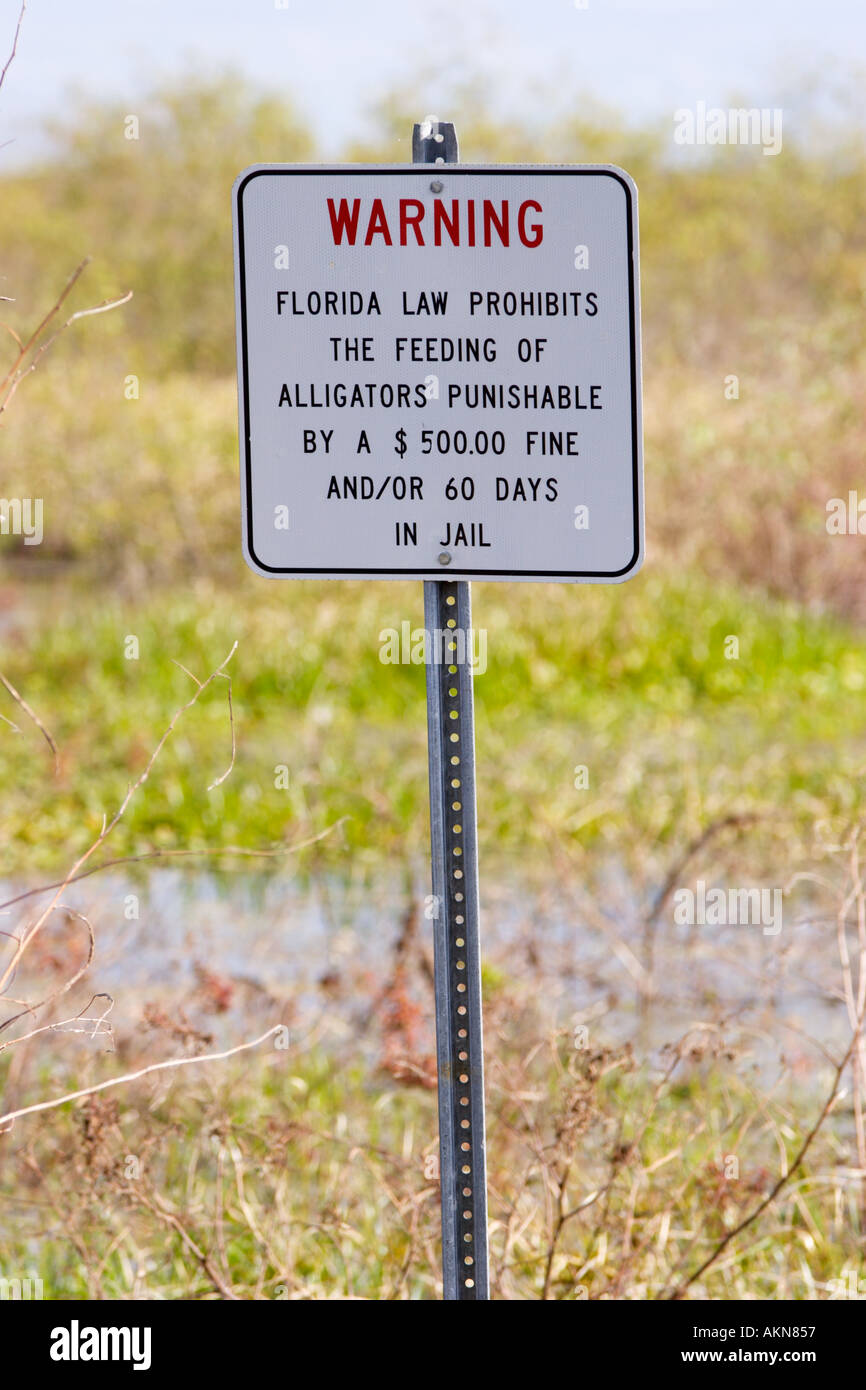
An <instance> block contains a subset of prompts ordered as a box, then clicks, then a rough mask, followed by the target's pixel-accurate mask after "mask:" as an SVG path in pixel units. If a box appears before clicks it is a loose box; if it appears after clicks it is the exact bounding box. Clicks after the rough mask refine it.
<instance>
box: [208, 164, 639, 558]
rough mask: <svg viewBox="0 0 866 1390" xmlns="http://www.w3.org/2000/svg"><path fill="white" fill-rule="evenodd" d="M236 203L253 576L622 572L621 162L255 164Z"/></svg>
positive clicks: (631, 527)
mask: <svg viewBox="0 0 866 1390" xmlns="http://www.w3.org/2000/svg"><path fill="white" fill-rule="evenodd" d="M233 214H234V231H235V286H236V307H237V341H238V369H239V370H238V378H239V388H238V394H239V420H240V453H241V486H242V506H243V544H244V554H245V557H246V559H247V562H248V564H249V565H250V566H251V567H252V568H253V569H254V570H255V571H256V572H258V573H260V574H263V575H267V576H270V577H283V578H375V579H384V578H393V579H411V578H414V579H442V578H446V577H447V578H449V579H479V580H483V579H489V580H509V579H510V580H526V581H531V580H539V581H551V580H552V581H563V582H576V583H614V582H619V581H621V580H624V579H627V578H629V577H630V576H631V575H632V574H634V573H635V572H636V571H637V570H638V569H639V568H640V564H641V561H642V558H643V497H642V438H641V376H640V311H639V273H638V243H637V198H636V189H635V187H634V184H633V183H632V181H631V179H630V178H629V176H628V175H627V174H626V173H624V171H622V170H621V169H617V168H615V167H613V166H608V165H591V166H557V165H551V166H547V165H543V166H539V165H507V166H500V165H494V166H475V165H465V164H461V165H441V166H436V165H429V164H428V165H405V164H404V165H376V166H356V165H348V166H347V165H342V166H318V165H258V166H254V167H252V168H250V169H247V170H245V171H244V172H243V173H242V174H241V175H240V176H239V177H238V179H237V181H236V183H235V186H234V191H233Z"/></svg>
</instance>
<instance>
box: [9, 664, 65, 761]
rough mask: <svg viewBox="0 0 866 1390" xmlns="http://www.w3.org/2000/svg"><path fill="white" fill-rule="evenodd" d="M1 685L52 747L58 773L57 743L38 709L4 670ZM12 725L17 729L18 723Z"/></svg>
mask: <svg viewBox="0 0 866 1390" xmlns="http://www.w3.org/2000/svg"><path fill="white" fill-rule="evenodd" d="M0 685H2V686H4V687H5V688H6V690H8V691H9V694H10V695H11V696H12V699H13V700H14V701H15V703H16V704H17V705H20V706H21V708H22V709H23V711H24V713H25V714H26V715H27V717H28V718H29V719H31V720H32V721H33V723H34V724H35V725H36V727H37V729H38V730H39V732H40V733H41V735H42V737H43V738H44V739H45V742H46V743H47V744H48V747H49V748H50V749H51V752H52V754H53V755H54V772H55V775H56V773H57V770H58V767H59V754H58V752H57V744H56V743H55V742H54V739H53V738H52V737H51V735H50V733H49V732H48V730H47V729H46V727H45V725H44V724H43V723H42V720H41V719H40V718H39V715H38V714H37V713H36V711H35V710H34V709H32V708H31V706H30V705H28V703H27V701H26V700H25V699H24V696H23V695H21V694H20V693H19V692H18V691H17V690H16V689H15V686H14V685H13V684H12V682H11V681H10V680H8V679H7V677H6V676H4V675H3V672H2V671H0ZM6 722H7V723H11V722H12V721H11V720H7V721H6ZM12 727H13V729H17V725H15V724H13V725H12ZM17 731H18V733H20V732H21V730H20V729H17Z"/></svg>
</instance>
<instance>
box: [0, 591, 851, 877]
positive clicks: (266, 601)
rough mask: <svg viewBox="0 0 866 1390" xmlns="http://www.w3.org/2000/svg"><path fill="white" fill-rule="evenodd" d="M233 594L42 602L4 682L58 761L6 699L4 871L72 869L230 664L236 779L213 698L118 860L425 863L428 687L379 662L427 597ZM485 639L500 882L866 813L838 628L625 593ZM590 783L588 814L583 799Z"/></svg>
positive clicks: (703, 594) (165, 768)
mask: <svg viewBox="0 0 866 1390" xmlns="http://www.w3.org/2000/svg"><path fill="white" fill-rule="evenodd" d="M239 581H240V582H239V584H238V588H237V591H236V592H235V593H233V594H229V593H226V592H225V591H224V590H219V589H213V588H211V587H209V586H207V585H199V586H197V588H195V589H194V590H193V591H192V592H190V593H187V594H182V593H181V594H177V595H175V596H174V597H173V600H172V602H171V603H168V604H167V603H166V602H165V600H164V598H163V597H162V596H161V595H154V596H153V597H150V598H148V597H147V596H143V597H142V598H140V599H137V600H136V601H134V602H133V601H129V602H127V603H122V602H119V601H118V600H117V599H115V598H113V597H111V596H107V597H106V598H105V599H104V600H100V601H98V602H92V601H85V602H82V599H81V596H80V595H79V594H77V593H76V592H75V589H74V587H73V588H72V589H70V590H62V591H59V592H58V591H56V590H51V591H49V592H48V593H45V594H39V592H38V591H37V592H36V593H35V594H34V593H33V592H32V591H31V595H30V600H31V601H30V602H29V603H28V605H27V608H26V610H25V613H24V621H23V622H21V624H20V626H19V628H18V630H17V631H16V633H15V634H14V637H13V638H12V640H11V641H8V642H7V645H6V653H5V658H4V665H5V671H6V674H7V676H8V677H9V679H10V680H11V681H12V682H13V683H14V684H15V685H16V686H17V688H18V689H19V690H20V691H21V692H22V693H24V694H25V695H26V698H27V699H28V700H29V701H30V703H31V705H32V706H33V707H34V708H35V709H36V710H37V711H38V713H39V715H40V717H41V718H42V719H43V721H44V722H45V723H46V725H47V726H48V728H49V729H50V730H51V731H52V733H53V735H54V737H55V738H56V740H57V743H58V746H59V749H60V755H61V756H60V773H59V776H58V777H57V778H55V777H54V775H53V771H52V763H51V758H50V755H49V752H48V749H47V748H46V746H45V744H44V743H43V741H42V740H41V738H40V736H39V734H38V732H37V731H36V730H35V729H33V727H32V726H31V725H29V724H28V722H27V720H26V718H25V717H24V716H23V715H22V714H21V713H20V711H18V710H17V709H16V707H15V706H14V704H13V702H12V701H11V700H10V699H9V698H8V696H4V704H3V711H4V713H6V714H7V716H8V717H10V718H14V719H15V720H16V721H17V722H18V724H19V727H20V728H21V730H22V732H21V733H20V734H15V733H13V732H12V730H11V729H10V728H9V727H8V726H3V728H2V731H0V778H2V783H3V786H4V788H5V794H4V797H3V801H2V807H0V830H2V833H3V838H4V842H5V844H6V849H7V857H6V863H7V866H8V868H9V869H10V870H13V869H14V870H17V871H21V870H22V869H23V868H24V867H25V866H30V867H33V865H34V864H38V865H39V866H40V867H41V868H52V869H54V868H58V867H60V866H62V863H63V860H64V856H65V857H66V858H69V857H70V855H71V854H72V853H73V847H78V848H83V847H84V846H85V844H86V843H87V842H88V839H89V837H91V836H92V835H93V833H94V832H95V831H96V830H97V829H98V826H99V825H100V823H101V820H102V815H103V813H109V814H111V813H112V811H113V810H114V808H115V807H116V806H117V805H118V804H119V802H120V800H121V799H122V797H123V795H124V793H125V791H126V788H127V786H128V784H129V782H130V781H132V780H134V779H135V778H136V776H137V775H139V774H140V773H141V771H142V770H143V768H144V766H145V763H146V760H147V758H148V756H149V754H150V751H151V750H152V748H153V747H154V746H155V744H156V742H157V740H158V739H159V737H160V735H161V734H162V732H163V730H164V729H165V728H166V727H167V725H168V723H169V722H170V720H171V718H172V716H173V714H174V712H175V710H176V709H178V708H179V707H180V706H181V705H182V704H184V703H185V702H186V701H187V700H188V699H189V698H190V696H191V695H192V694H193V693H194V689H195V687H194V684H193V682H192V681H191V680H190V678H189V677H188V676H187V675H186V674H185V673H184V672H183V671H181V670H180V669H179V667H178V666H177V665H176V664H175V663H178V662H179V663H181V664H182V665H183V666H185V667H186V668H187V669H188V670H189V671H191V672H192V673H193V674H194V675H195V676H197V677H198V678H199V679H200V680H202V679H204V678H205V677H206V676H207V675H208V674H209V673H210V672H211V671H212V670H213V669H214V668H215V667H216V666H217V665H218V664H219V663H220V662H221V661H222V660H223V659H224V657H225V656H226V655H227V653H228V651H229V650H230V648H231V645H232V643H233V642H234V641H237V642H238V650H237V652H236V654H235V656H234V658H233V660H232V662H231V665H230V667H229V670H230V672H231V676H232V696H233V708H234V721H235V733H236V740H237V757H236V762H235V767H234V771H233V772H232V774H231V776H230V777H229V778H228V779H227V780H226V781H225V782H224V783H223V784H222V785H221V786H220V787H218V788H216V789H215V790H213V791H208V790H207V788H208V786H209V785H210V784H211V783H212V782H213V781H215V780H216V778H217V777H219V776H220V774H221V773H223V772H224V771H225V770H226V768H227V766H228V764H229V759H230V748H231V738H230V728H229V718H228V704H227V686H226V683H225V682H223V681H219V680H218V681H216V682H215V683H214V684H213V685H212V686H211V687H210V688H209V690H208V691H207V692H206V693H205V695H204V696H203V697H202V699H201V701H200V702H199V703H198V704H197V705H196V707H195V708H193V709H192V710H190V711H188V712H187V713H186V714H184V715H183V716H182V718H181V720H180V722H179V723H178V725H177V727H176V729H175V732H174V734H173V735H172V737H171V738H170V740H169V742H168V744H167V745H166V747H165V749H164V751H163V753H162V755H161V757H160V759H159V761H158V763H157V765H156V768H155V770H154V772H153V773H152V775H151V776H150V778H149V780H148V781H147V783H146V784H145V785H144V786H143V787H142V788H141V790H140V792H139V793H138V795H137V796H136V798H135V800H134V801H133V803H132V804H131V806H130V808H129V810H128V812H127V814H126V816H125V818H124V820H123V822H122V823H121V825H120V826H119V827H118V829H117V831H116V832H115V835H114V837H113V848H114V850H115V852H123V853H132V852H136V851H140V850H141V849H142V848H147V847H151V846H153V847H163V846H167V845H175V846H185V847H190V848H196V847H199V848H202V847H209V848H215V847H217V846H220V845H243V846H246V847H247V848H253V847H261V846H268V845H272V844H273V845H278V844H283V843H285V842H287V841H296V840H299V839H301V838H305V837H307V836H309V835H311V834H316V833H318V832H319V831H321V830H323V829H324V828H325V827H327V826H328V825H331V824H333V823H334V822H335V821H337V820H339V819H341V818H343V817H345V818H346V820H345V824H344V826H343V827H342V829H341V832H340V834H339V837H338V841H337V842H335V844H334V846H333V847H332V851H331V852H332V853H334V854H337V855H338V856H339V855H341V854H348V853H352V854H356V853H358V852H361V851H363V852H364V853H365V854H366V855H367V856H372V857H373V858H374V859H382V858H384V857H385V856H388V855H392V854H394V853H395V852H396V853H398V854H399V855H403V856H409V857H411V856H412V855H413V853H417V852H418V850H419V849H420V848H421V847H422V846H423V845H424V843H425V831H424V814H425V806H426V765H425V757H426V753H425V747H426V727H425V706H424V669H423V667H421V666H412V665H405V666H395V665H385V664H382V663H381V662H380V660H379V651H380V647H381V643H380V640H379V634H380V632H381V631H382V630H383V629H384V628H388V627H397V628H399V626H400V623H401V622H402V621H404V620H409V621H410V622H412V623H413V626H416V625H417V626H420V625H421V622H422V615H421V592H420V585H404V584H400V585H394V586H386V585H375V584H341V585H339V586H337V585H331V586H328V585H325V584H314V583H309V584H307V583H293V584H291V585H288V584H285V585H279V584H270V583H268V582H267V581H259V580H257V579H256V578H255V577H253V576H249V577H246V576H239ZM474 620H475V623H476V625H477V626H482V625H483V626H484V627H486V628H487V631H488V662H489V665H488V669H487V671H486V672H485V673H484V674H483V675H479V676H477V677H476V684H475V690H476V704H477V721H478V729H477V744H478V759H479V798H480V817H479V819H480V825H481V835H482V846H483V851H484V854H485V856H489V857H491V858H492V859H493V860H494V861H498V860H499V859H500V857H507V856H510V855H512V854H514V853H521V854H524V853H527V852H529V851H535V850H539V849H540V848H541V847H542V846H543V844H544V842H545V839H546V838H547V837H549V836H550V835H555V836H564V837H573V838H574V839H575V840H577V841H579V842H580V843H581V844H584V845H589V844H591V843H593V842H596V841H600V842H602V843H605V844H607V845H609V846H611V847H620V849H621V850H622V852H628V851H629V849H630V848H632V847H634V846H635V845H638V844H640V843H646V842H647V840H648V839H649V840H650V841H655V840H658V839H661V840H663V841H664V840H666V839H669V838H671V837H676V836H677V835H678V834H680V833H682V831H683V829H684V826H685V824H686V823H687V822H691V823H695V822H696V821H697V822H702V821H705V820H708V819H712V818H714V817H716V816H718V815H721V814H725V813H728V812H730V811H731V810H733V809H736V810H737V811H739V812H741V813H742V812H745V811H767V810H768V809H769V808H772V807H776V808H781V809H780V812H779V814H781V815H783V816H784V818H785V819H786V820H787V821H789V822H791V823H792V824H796V823H797V822H798V820H799V821H803V822H805V821H807V820H809V819H814V818H816V817H831V818H832V817H847V816H850V815H851V814H853V813H855V812H856V811H857V809H858V808H859V806H860V805H861V796H862V793H861V783H860V778H859V769H860V768H861V766H862V764H863V761H864V753H866V744H864V735H863V724H862V719H861V717H860V712H861V710H862V708H863V704H864V700H866V638H864V637H863V636H862V635H861V634H860V633H858V632H855V631H852V630H849V629H847V628H846V627H845V626H844V625H843V624H841V623H839V622H836V621H832V620H829V619H827V618H817V617H810V616H808V615H806V614H804V613H803V612H802V611H801V610H797V609H795V608H794V607H793V606H792V605H790V604H783V603H778V602H773V601H770V600H766V599H761V598H760V597H756V596H754V595H752V596H749V595H743V594H738V593H736V592H734V591H729V592H724V591H720V590H719V589H718V588H717V587H710V586H709V585H702V584H701V583H700V581H698V580H696V579H695V578H694V577H690V578H689V579H688V580H684V579H679V578H677V576H676V575H673V574H672V575H668V576H664V575H661V574H653V573H652V572H646V573H644V574H643V575H642V576H640V577H639V578H638V579H637V580H635V581H633V582H632V583H630V584H629V585H628V587H627V588H626V587H624V586H623V587H621V588H605V589H590V588H572V587H568V588H566V587H556V588H554V587H552V586H551V587H549V588H543V589H542V588H539V589H535V587H534V586H533V587H532V588H529V587H528V586H520V587H516V588H514V589H511V590H508V589H504V588H496V587H494V586H492V585H486V586H482V585H479V586H477V592H476V595H475V619H474ZM133 636H134V637H135V638H136V639H137V641H138V651H139V655H138V658H137V659H131V660H130V659H127V657H126V656H125V654H124V653H125V650H126V648H127V639H128V638H129V637H133ZM731 636H734V637H736V639H737V641H738V643H739V657H738V659H735V660H731V659H727V658H726V656H725V644H726V640H727V639H728V638H729V637H731ZM578 764H585V765H586V766H587V767H588V769H589V778H590V785H589V788H588V789H587V790H575V788H574V768H575V767H576V765H578ZM281 765H284V766H286V767H288V769H289V778H288V781H289V785H288V788H287V789H278V788H277V787H275V769H277V768H278V767H279V766H281ZM527 807H531V808H535V811H534V813H530V814H527V812H526V808H527Z"/></svg>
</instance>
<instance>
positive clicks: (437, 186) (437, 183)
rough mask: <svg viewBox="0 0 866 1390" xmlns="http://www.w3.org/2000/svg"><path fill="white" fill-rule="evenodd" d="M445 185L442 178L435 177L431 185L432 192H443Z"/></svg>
mask: <svg viewBox="0 0 866 1390" xmlns="http://www.w3.org/2000/svg"><path fill="white" fill-rule="evenodd" d="M444 187H445V185H444V183H443V182H442V180H441V179H434V180H433V182H432V183H431V185H430V192H431V193H441V192H442V189H443V188H444Z"/></svg>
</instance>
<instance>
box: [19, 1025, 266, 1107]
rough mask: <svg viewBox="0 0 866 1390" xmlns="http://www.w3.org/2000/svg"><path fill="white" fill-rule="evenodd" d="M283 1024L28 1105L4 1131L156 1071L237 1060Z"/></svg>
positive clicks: (264, 1040) (258, 1045)
mask: <svg viewBox="0 0 866 1390" xmlns="http://www.w3.org/2000/svg"><path fill="white" fill-rule="evenodd" d="M282 1026H283V1025H282V1024H280V1023H275V1024H274V1026H273V1028H269V1029H268V1031H267V1032H266V1033H262V1035H261V1037H259V1038H254V1039H253V1040H252V1042H245V1043H238V1045H237V1047H230V1048H228V1049H227V1050H226V1051H225V1052H207V1053H205V1054H204V1055H203V1056H201V1057H172V1058H170V1059H169V1060H168V1061H167V1062H152V1063H151V1065H150V1066H149V1067H142V1068H141V1070H140V1071H129V1072H125V1073H124V1075H123V1076H112V1077H111V1078H110V1079H109V1080H108V1081H100V1082H98V1083H97V1084H96V1085H95V1086H85V1087H84V1088H83V1089H82V1090H80V1091H69V1092H68V1093H67V1094H66V1095H65V1096H56V1097H55V1098H54V1100H42V1101H39V1103H38V1104H37V1105H25V1106H23V1107H22V1109H20V1110H10V1111H9V1113H8V1114H6V1115H0V1126H2V1127H3V1128H5V1127H6V1126H9V1125H11V1124H13V1123H14V1121H15V1120H20V1119H21V1118H22V1116H24V1115H35V1114H36V1112H37V1111H39V1110H54V1109H56V1107H57V1106H58V1105H66V1104H68V1102H69V1101H72V1100H81V1099H82V1098H83V1097H84V1096H93V1095H96V1093H97V1092H98V1091H107V1090H109V1089H110V1088H111V1087H113V1086H126V1085H128V1083H129V1082H130V1081H140V1080H141V1078H142V1077H143V1076H150V1075H151V1073H153V1072H157V1071H169V1070H170V1069H171V1068H174V1067H191V1066H195V1065H198V1064H199V1063H200V1062H224V1061H225V1059H226V1058H227V1057H234V1056H236V1055H237V1054H238V1053H239V1052H248V1051H249V1049H250V1048H253V1047H260V1046H261V1044H262V1043H263V1042H267V1040H268V1038H272V1037H273V1036H274V1034H275V1033H278V1032H279V1031H280V1029H281V1027H282Z"/></svg>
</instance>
